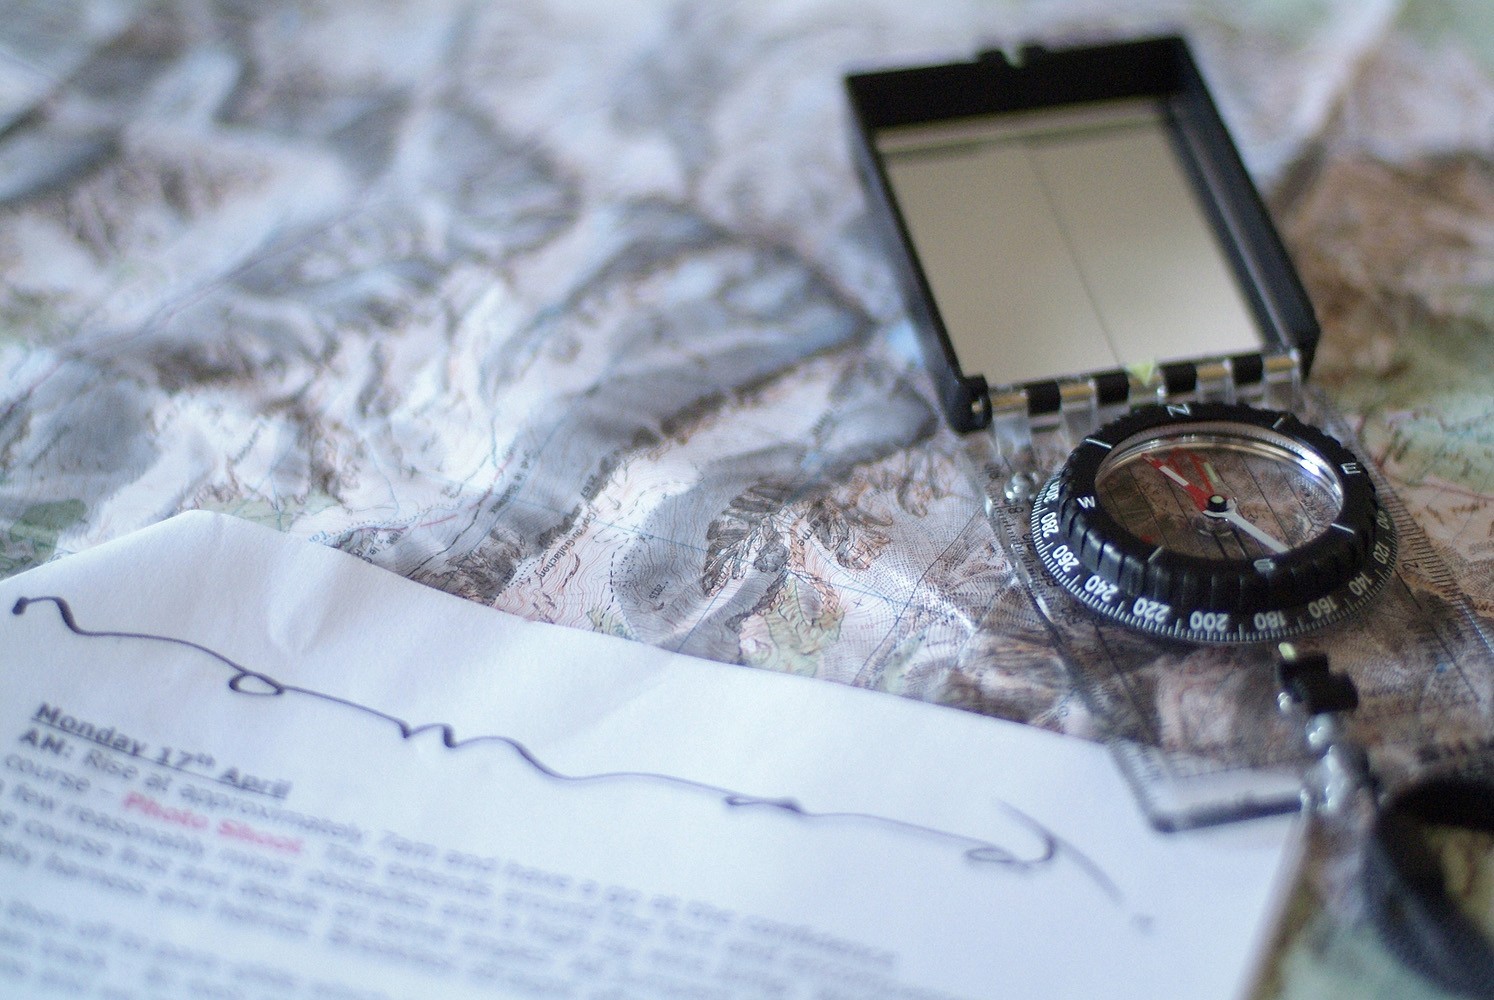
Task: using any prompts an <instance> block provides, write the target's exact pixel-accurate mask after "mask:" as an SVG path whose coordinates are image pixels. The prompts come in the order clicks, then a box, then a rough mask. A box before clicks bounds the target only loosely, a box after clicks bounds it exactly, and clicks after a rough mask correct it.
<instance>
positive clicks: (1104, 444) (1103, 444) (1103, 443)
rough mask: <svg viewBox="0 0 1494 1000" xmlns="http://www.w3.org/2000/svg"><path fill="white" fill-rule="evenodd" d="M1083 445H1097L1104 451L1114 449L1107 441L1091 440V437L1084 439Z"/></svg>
mask: <svg viewBox="0 0 1494 1000" xmlns="http://www.w3.org/2000/svg"><path fill="white" fill-rule="evenodd" d="M1084 443H1085V444H1093V445H1099V446H1100V447H1101V448H1104V449H1105V450H1106V451H1109V450H1110V449H1112V448H1114V447H1115V445H1113V444H1111V443H1110V442H1109V441H1101V440H1100V439H1099V438H1092V437H1089V438H1085V439H1084Z"/></svg>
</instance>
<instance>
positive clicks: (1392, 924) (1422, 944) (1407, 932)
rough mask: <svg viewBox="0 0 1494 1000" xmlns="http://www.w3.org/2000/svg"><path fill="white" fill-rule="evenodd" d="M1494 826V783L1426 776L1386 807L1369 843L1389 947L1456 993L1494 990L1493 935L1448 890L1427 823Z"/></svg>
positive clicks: (1374, 910) (1372, 906) (1493, 994)
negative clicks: (1464, 909) (1462, 907)
mask: <svg viewBox="0 0 1494 1000" xmlns="http://www.w3.org/2000/svg"><path fill="white" fill-rule="evenodd" d="M1428 824H1441V825H1445V826H1454V827H1462V828H1465V829H1471V830H1479V831H1484V832H1488V833H1494V784H1490V783H1489V782H1487V781H1478V780H1474V779H1470V778H1438V779H1432V780H1429V781H1424V782H1420V783H1418V784H1416V785H1414V786H1412V787H1411V788H1409V789H1407V790H1406V791H1404V792H1401V793H1399V794H1397V795H1395V796H1393V797H1392V798H1391V799H1390V800H1389V801H1387V802H1386V803H1385V805H1384V806H1383V807H1382V808H1381V810H1380V812H1379V815H1378V816H1377V818H1376V820H1375V825H1374V831H1373V835H1372V836H1371V837H1370V841H1369V843H1368V844H1367V845H1366V848H1365V857H1364V869H1363V877H1364V894H1365V905H1366V907H1367V911H1368V916H1369V919H1370V922H1371V923H1372V924H1373V925H1374V927H1375V930H1376V931H1377V932H1378V933H1379V935H1380V938H1381V940H1382V941H1383V942H1384V944H1385V946H1386V948H1387V950H1389V951H1390V952H1391V953H1392V954H1393V955H1395V956H1396V957H1397V958H1398V959H1400V961H1402V962H1403V963H1405V965H1406V966H1407V967H1409V968H1411V969H1413V970H1414V971H1416V972H1417V973H1419V974H1421V975H1422V976H1424V977H1425V978H1426V979H1428V980H1430V981H1431V982H1433V983H1435V984H1436V985H1437V986H1439V987H1441V988H1442V989H1444V990H1447V991H1448V992H1450V993H1453V994H1454V995H1457V996H1466V997H1482V998H1494V941H1491V940H1490V937H1489V935H1488V934H1487V933H1486V932H1485V931H1484V930H1483V929H1482V928H1480V927H1479V925H1478V923H1477V922H1476V921H1475V920H1474V919H1473V918H1472V917H1470V916H1469V915H1468V914H1467V913H1465V912H1464V911H1463V910H1462V909H1461V908H1460V907H1459V906H1458V904H1457V903H1456V902H1455V901H1454V900H1452V899H1451V898H1449V896H1448V893H1447V878H1446V876H1445V874H1444V872H1443V869H1442V865H1441V862H1440V861H1439V860H1438V858H1437V855H1436V852H1435V851H1434V850H1433V848H1432V847H1431V845H1430V844H1429V843H1428V842H1427V838H1426V833H1425V831H1426V826H1427V825H1428Z"/></svg>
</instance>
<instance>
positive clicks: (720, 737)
mask: <svg viewBox="0 0 1494 1000" xmlns="http://www.w3.org/2000/svg"><path fill="white" fill-rule="evenodd" d="M0 741H3V767H0V996H5V997H12V996H15V997H21V996H25V997H47V996H54V995H55V996H77V997H98V998H105V997H108V998H120V1000H122V998H147V997H162V996H166V997H176V996H180V997H215V998H216V997H223V998H260V997H293V998H404V997H412V998H415V997H418V998H425V997H468V996H473V997H478V996H489V997H520V998H531V997H544V998H551V997H555V998H587V1000H623V998H654V997H659V998H691V1000H694V998H701V1000H715V998H720V1000H736V998H743V1000H758V998H816V1000H842V998H844V1000H853V998H854V1000H862V998H866V1000H879V998H886V1000H943V998H953V997H961V998H984V997H1008V996H1011V997H1016V996H1022V997H1029V996H1030V997H1098V996H1104V997H1138V998H1139V997H1145V998H1149V1000H1151V998H1158V997H1187V998H1189V1000H1201V998H1210V997H1230V996H1235V995H1237V994H1238V993H1239V992H1240V991H1241V990H1242V989H1243V988H1244V987H1245V985H1246V982H1247V979H1248V976H1249V973H1250V963H1251V961H1252V957H1253V954H1254V952H1255V950H1256V948H1257V947H1258V945H1259V941H1260V939H1261V937H1262V935H1263V934H1264V933H1265V932H1266V930H1267V924H1268V922H1269V919H1270V917H1271V908H1272V905H1273V904H1272V900H1273V898H1274V894H1273V886H1274V885H1275V884H1276V882H1277V878H1278V875H1279V873H1280V871H1281V869H1282V868H1283V866H1284V863H1285V859H1288V858H1289V856H1290V854H1291V851H1290V850H1289V845H1291V844H1292V843H1293V842H1294V838H1293V836H1292V825H1291V823H1290V821H1287V820H1279V821H1263V822H1254V823H1249V824H1241V825H1238V826H1233V827H1229V828H1225V829H1220V830H1213V831H1204V832H1197V833H1189V834H1181V835H1179V834H1173V835H1163V834H1159V833H1156V832H1154V831H1152V830H1151V829H1150V828H1149V827H1147V826H1146V824H1145V822H1144V820H1143V819H1142V817H1141V815H1140V812H1139V810H1138V809H1137V808H1136V806H1135V805H1134V804H1133V802H1132V799H1131V797H1130V795H1129V793H1128V791H1127V789H1126V787H1125V786H1124V784H1123V782H1122V780H1121V778H1120V776H1119V774H1118V773H1117V772H1116V771H1115V769H1114V765H1113V763H1112V761H1111V758H1110V756H1109V754H1108V753H1107V752H1106V751H1105V750H1104V749H1103V748H1101V747H1099V746H1095V745H1091V744H1087V743H1083V742H1078V741H1074V740H1071V739H1067V738H1063V737H1059V736H1055V735H1052V734H1049V733H1045V732H1040V731H1037V730H1033V729H1030V728H1026V727H1022V726H1017V725H1012V724H1007V723H1002V722H998V721H994V720H991V719H987V718H982V717H979V716H975V715H972V714H968V713H964V712H960V711H956V710H953V709H947V708H939V707H935V706H930V705H925V704H920V703H915V702H911V701H907V700H904V699H900V698H897V697H893V696H890V695H884V694H877V693H872V692H865V691H859V690H854V689H850V688H846V687H842V686H838V685H833V684H829V683H825V682H820V681H815V680H811V679H804V678H797V677H790V676H785V675H782V674H773V673H767V672H762V671H756V670H751V669H747V668H741V667H731V666H725V665H722V664H716V663H709V662H704V661H700V660H694V659H690V658H687V657H682V656H677V655H673V654H669V653H665V652H662V651H660V650H658V649H655V648H652V647H648V646H644V645H641V644H637V643H631V642H627V641H625V640H621V639H614V638H610V637H607V636H602V635H596V634H592V633H586V632H578V631H573V630H569V629H563V628H558V627H555V626H548V625H539V624H534V623H529V622H524V621H521V620H519V619H516V618H513V617H509V616H506V615H503V614H500V613H498V612H494V611H491V610H488V609H485V608H482V607H480V606H477V605H475V604H472V603H470V602H467V601H463V600H459V599H457V598H453V597H450V596H447V595H444V594H441V593H438V592H436V591H433V590H429V589H427V588H424V587H421V586H419V585H416V584H413V583H411V582H409V581H406V580H403V579H400V578H399V577H396V576H394V575H392V574H389V573H387V572H385V571H383V570H379V569H376V568H374V567H371V566H369V565H366V564H364V563H362V562H360V561H359V560H357V559H355V558H353V557H351V556H347V555H344V554H342V553H339V552H336V551H333V550H329V549H325V548H322V547H319V546H316V545H312V544H310V543H307V542H302V541H298V540H294V539H291V538H288V537H285V536H281V535H278V534H275V533H274V532H271V531H269V530H267V529H263V528H258V527H254V526H252V525H249V524H247V523H244V522H239V521H235V520H233V519H230V518H225V517H221V516H216V515H210V514H188V515H183V516H181V517H179V518H176V519H174V520H172V521H169V522H166V523H165V524H163V525H159V526H157V527H155V528H152V529H149V530H147V531H145V532H142V533H140V534H137V535H134V536H131V537H128V538H126V539H123V540H121V541H119V542H115V543H112V544H110V545H106V546H103V547H101V548H99V549H95V550H91V551H88V552H84V553H81V554H78V555H74V556H69V557H67V558H65V559H63V560H60V561H57V562H54V563H51V564H49V565H46V566H43V567H41V568H40V569H36V570H33V571H32V572H29V573H26V574H23V575H21V576H18V577H15V578H12V579H10V580H7V581H4V582H3V583H0Z"/></svg>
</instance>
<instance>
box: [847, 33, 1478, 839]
mask: <svg viewBox="0 0 1494 1000" xmlns="http://www.w3.org/2000/svg"><path fill="white" fill-rule="evenodd" d="M847 90H848V94H849V96H850V99H851V106H852V109H853V111H854V113H855V123H856V129H855V139H856V142H855V146H854V149H855V152H856V156H857V166H858V168H859V170H860V172H861V176H862V178H863V180H864V181H865V183H866V189H867V192H868V195H869V203H870V205H871V208H872V212H873V218H874V219H875V220H876V221H877V222H878V223H879V224H880V225H881V227H882V232H883V234H884V237H885V239H886V242H887V246H888V249H889V251H890V255H889V256H890V260H891V261H892V263H893V264H894V265H895V266H896V268H897V272H898V276H899V278H900V279H901V282H902V286H903V293H904V301H905V302H906V304H907V306H908V312H909V316H910V318H911V320H912V325H913V329H914V331H915V333H916V334H917V336H918V340H919V343H920V346H921V347H922V349H923V354H924V357H925V359H926V361H927V367H928V370H929V373H930V375H931V376H932V379H933V384H934V386H935V387H936V389H937V392H938V396H939V399H940V402H941V403H942V405H943V410H944V414H945V417H946V419H947V420H948V422H949V425H950V426H951V427H952V428H953V429H954V430H956V431H957V432H960V433H961V434H962V435H963V442H964V445H965V448H966V451H967V454H968V456H969V459H970V461H969V463H968V467H969V469H970V471H971V475H972V479H973V481H974V484H975V486H976V487H977V489H978V490H979V495H981V496H982V497H983V499H984V501H985V507H986V512H987V514H988V516H989V517H990V521H991V525H992V527H993V529H994V537H995V541H996V543H997V544H999V545H1000V546H1001V548H1002V550H1003V553H1004V554H1005V555H1006V556H1007V557H1008V560H1009V565H1010V566H1011V570H1012V581H1011V582H1012V583H1013V584H1014V585H1018V586H1020V587H1021V588H1022V589H1024V590H1025V591H1026V592H1027V593H1028V594H1029V595H1030V597H1031V598H1032V605H1033V608H1034V610H1035V611H1036V615H1037V618H1039V619H1040V621H1036V622H1034V624H1035V625H1037V626H1038V627H1040V628H1045V629H1046V632H1047V638H1048V639H1050V640H1051V642H1052V645H1053V648H1054V649H1055V650H1056V651H1057V653H1058V654H1059V656H1060V657H1061V659H1062V661H1063V663H1064V666H1065V667H1066V668H1067V669H1068V671H1069V674H1070V677H1071V678H1072V680H1073V681H1074V692H1075V694H1076V695H1077V696H1078V701H1077V702H1076V704H1078V705H1079V706H1080V708H1081V712H1080V713H1078V715H1079V716H1080V717H1081V722H1080V723H1079V724H1078V725H1077V726H1076V728H1078V729H1079V730H1080V731H1084V732H1089V733H1091V734H1093V735H1096V736H1098V737H1100V738H1103V739H1105V740H1106V741H1107V742H1108V743H1109V744H1110V746H1111V747H1112V748H1113V750H1114V751H1115V753H1116V756H1117V758H1118V760H1119V761H1120V763H1121V766H1122V768H1123V769H1124V771H1125V773H1126V775H1127V777H1128V778H1129V779H1130V780H1131V782H1132V784H1133V785H1134V787H1135V788H1136V791H1137V795H1138V798H1139V801H1140V803H1141V805H1142V808H1143V809H1144V810H1145V811H1146V813H1147V815H1148V817H1149V818H1150V819H1151V821H1152V822H1153V823H1154V824H1156V825H1157V826H1158V827H1159V828H1161V829H1179V828H1184V827H1193V826H1200V825H1205V824H1209V823H1218V822H1225V821H1229V820H1233V819H1239V818H1242V817H1247V816H1256V815H1261V814H1263V813H1270V812H1279V811H1286V810H1292V809H1296V808H1297V807H1298V804H1299V799H1300V795H1299V793H1300V790H1301V788H1302V782H1303V778H1304V774H1305V772H1306V770H1307V769H1308V768H1309V767H1310V766H1311V761H1310V760H1309V759H1308V758H1307V756H1306V755H1305V754H1304V751H1303V747H1302V744H1301V739H1300V732H1297V731H1294V729H1293V727H1292V726H1291V725H1288V724H1287V721H1286V719H1285V717H1284V716H1283V714H1282V712H1281V711H1280V710H1279V708H1278V703H1277V698H1276V686H1275V683H1274V681H1273V676H1274V675H1273V670H1274V663H1275V661H1276V659H1277V647H1278V645H1279V644H1280V643H1281V642H1282V641H1284V640H1287V639H1291V640H1292V642H1293V644H1294V645H1301V646H1302V647H1303V655H1305V656H1316V655H1319V654H1323V655H1327V654H1330V653H1331V656H1332V661H1333V664H1334V670H1335V672H1336V673H1339V674H1342V675H1343V676H1345V677H1347V678H1350V679H1351V680H1352V681H1353V683H1354V684H1355V687H1356V690H1357V691H1358V694H1359V698H1360V701H1361V704H1360V706H1359V708H1358V709H1357V710H1356V713H1355V715H1356V726H1357V727H1358V728H1359V730H1360V731H1361V733H1362V734H1363V741H1364V745H1365V749H1366V752H1367V753H1368V754H1369V756H1370V758H1371V761H1372V763H1373V767H1374V773H1375V774H1376V776H1377V780H1379V781H1380V782H1381V783H1382V784H1383V785H1384V786H1385V787H1387V788H1393V787H1396V786H1397V785H1399V784H1400V783H1402V782H1410V781H1415V780H1416V779H1417V778H1418V776H1419V775H1421V774H1422V773H1424V772H1426V771H1427V770H1428V769H1433V768H1435V769H1439V770H1440V769H1445V768H1451V767H1461V766H1463V762H1464V761H1467V760H1471V759H1473V758H1474V757H1475V756H1477V755H1479V754H1482V753H1484V752H1486V751H1488V750H1489V748H1491V747H1494V648H1491V646H1494V644H1491V642H1490V640H1489V638H1488V636H1487V635H1486V634H1485V632H1484V630H1483V626H1482V623H1481V622H1480V621H1479V619H1478V618H1477V617H1476V616H1475V615H1474V614H1473V611H1472V608H1471V607H1470V606H1469V603H1468V601H1467V598H1466V595H1464V594H1463V593H1462V592H1461V590H1460V589H1459V587H1458V579H1457V577H1456V576H1455V574H1453V573H1452V572H1451V571H1450V570H1449V569H1448V567H1447V566H1446V565H1445V564H1444V563H1443V561H1442V559H1441V558H1440V556H1439V555H1438V553H1437V552H1436V551H1435V549H1434V547H1433V546H1432V545H1431V543H1430V542H1429V540H1428V539H1427V537H1426V535H1425V533H1424V532H1423V531H1422V530H1421V529H1420V527H1419V526H1418V525H1417V524H1416V523H1415V521H1414V520H1413V519H1412V518H1411V517H1410V515H1409V514H1408V513H1407V511H1406V509H1405V505H1404V504H1403V503H1402V502H1401V501H1400V499H1399V498H1398V497H1397V496H1396V495H1395V492H1394V490H1393V489H1391V486H1390V484H1389V483H1388V482H1387V481H1386V480H1385V479H1384V478H1383V477H1381V476H1380V475H1379V473H1378V471H1377V470H1376V469H1375V468H1373V467H1372V465H1371V464H1370V463H1369V462H1368V460H1367V459H1361V458H1360V457H1359V456H1357V455H1356V454H1355V447H1356V446H1355V444H1354V428H1353V425H1352V424H1351V423H1350V422H1349V421H1346V420H1344V419H1343V418H1342V417H1341V416H1340V415H1339V414H1337V413H1336V412H1335V411H1334V409H1333V406H1332V405H1331V403H1330V402H1329V401H1328V400H1327V399H1326V398H1325V397H1324V396H1323V394H1322V393H1321V392H1320V391H1318V390H1317V389H1316V387H1314V386H1312V385H1311V384H1309V382H1308V377H1309V375H1310V374H1311V368H1312V361H1313V357H1314V354H1315V351H1316V347H1317V343H1318V339H1319V335H1320V332H1321V331H1320V329H1319V326H1318V322H1317V318H1316V316H1315V314H1314V312H1313V308H1312V303H1311V301H1310V300H1309V299H1308V297H1307V293H1306V290H1305V289H1304V288H1303V287H1302V284H1301V281H1300V279H1299V278H1298V276H1297V274H1296V271H1295V269H1294V268H1293V266H1292V262H1291V258H1290V256H1289V255H1288V254H1287V252H1286V248H1285V247H1284V246H1283V245H1282V243H1281V239H1280V237H1279V236H1278V235H1277V233H1276V230H1275V227H1274V226H1273V225H1272V221H1271V217H1270V213H1269V212H1267V211H1266V208H1265V205H1264V204H1263V203H1262V201H1261V200H1260V197H1259V195H1258V193H1257V192H1256V190H1255V188H1254V185H1253V184H1252V182H1251V178H1250V175H1249V172H1248V171H1246V169H1245V166H1244V163H1243V162H1242V161H1241V159H1240V156H1239V152H1238V150H1236V149H1235V147H1234V144H1233V142H1232V141H1231V139H1230V137H1229V133H1228V131H1227V130H1226V129H1225V126H1224V122H1223V120H1222V119H1221V118H1220V117H1219V114H1218V110H1217V109H1216V107H1215V106H1214V103H1213V99H1212V98H1211V97H1210V95H1209V92H1208V87H1207V86H1206V84H1205V81H1204V79H1203V75H1202V74H1201V73H1200V72H1199V69H1198V67H1197V65H1196V64H1195V63H1194V62H1193V59H1192V56H1191V55H1190V54H1189V52H1188V47H1187V45H1186V43H1185V42H1184V41H1183V40H1182V39H1180V38H1158V39H1141V40H1136V41H1126V42H1116V43H1113V44H1104V45H1098V46H1089V47H1081V48H1074V49H1046V48H1042V47H1028V48H1024V49H1022V50H1020V51H1017V52H1011V53H1008V52H998V51H991V52H983V53H980V54H979V55H977V56H976V57H975V58H973V59H971V60H969V61H966V62H958V63H951V64H946V65H938V66H923V67H911V68H901V69H893V70H886V71H877V72H870V73H864V74H856V75H854V76H851V77H849V78H848V79H847ZM989 669H991V670H992V671H993V672H999V671H1003V670H1007V669H1013V668H1010V667H1009V666H1008V665H1007V664H1005V663H1000V662H992V663H991V664H989Z"/></svg>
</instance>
